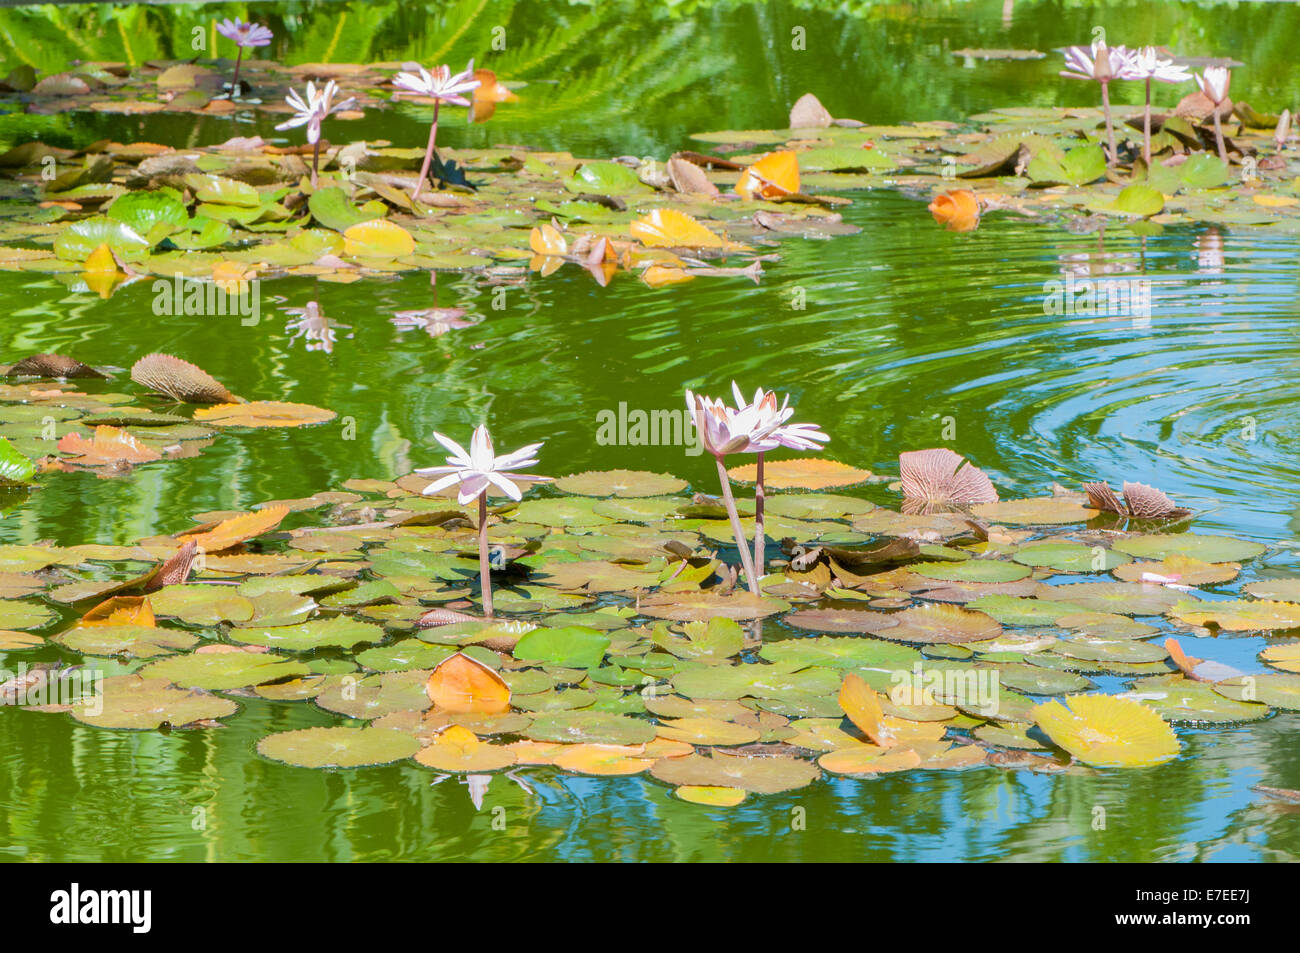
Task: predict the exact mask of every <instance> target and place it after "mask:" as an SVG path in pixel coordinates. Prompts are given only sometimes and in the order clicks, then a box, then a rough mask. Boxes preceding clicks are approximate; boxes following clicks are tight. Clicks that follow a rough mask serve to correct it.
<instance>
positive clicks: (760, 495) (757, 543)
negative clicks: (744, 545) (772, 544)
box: [754, 452, 766, 585]
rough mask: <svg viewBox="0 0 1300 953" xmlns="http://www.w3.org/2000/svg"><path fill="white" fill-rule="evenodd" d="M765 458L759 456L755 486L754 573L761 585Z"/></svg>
mask: <svg viewBox="0 0 1300 953" xmlns="http://www.w3.org/2000/svg"><path fill="white" fill-rule="evenodd" d="M764 456H765V455H764V454H763V453H762V452H760V453H759V454H758V474H757V482H756V483H755V484H754V573H755V575H756V576H757V579H756V580H755V582H756V583H759V584H760V585H761V583H762V579H763V546H764V543H765V542H766V537H765V533H764V532H763V509H764V506H763V504H764V503H765V502H766V494H765V493H764V492H763V457H764Z"/></svg>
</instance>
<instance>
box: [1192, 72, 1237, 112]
mask: <svg viewBox="0 0 1300 953" xmlns="http://www.w3.org/2000/svg"><path fill="white" fill-rule="evenodd" d="M1195 79H1196V85H1197V86H1199V87H1201V92H1203V93H1204V94H1205V95H1206V96H1208V97H1209V98H1210V101H1211V102H1213V103H1214V105H1216V106H1218V105H1220V104H1221V103H1222V102H1223V101H1224V100H1225V99H1227V98H1228V87H1229V86H1230V85H1232V70H1230V69H1228V68H1227V67H1226V66H1207V67H1205V69H1204V70H1203V71H1202V72H1201V73H1200V74H1199V75H1196V76H1195Z"/></svg>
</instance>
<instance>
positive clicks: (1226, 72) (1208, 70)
mask: <svg viewBox="0 0 1300 953" xmlns="http://www.w3.org/2000/svg"><path fill="white" fill-rule="evenodd" d="M1195 76H1196V85H1197V86H1199V87H1201V92H1202V93H1204V94H1205V96H1206V98H1207V99H1209V100H1210V102H1211V103H1213V104H1214V112H1213V116H1214V144H1215V145H1216V146H1218V147H1219V158H1220V159H1222V160H1223V161H1224V162H1227V161H1228V150H1227V149H1226V148H1224V145H1223V123H1222V121H1221V119H1220V114H1221V113H1222V112H1223V109H1222V107H1223V105H1224V103H1227V102H1229V100H1228V87H1229V86H1231V85H1232V71H1231V70H1230V69H1228V68H1227V67H1226V66H1207V67H1205V69H1204V70H1202V71H1201V72H1200V73H1198V74H1195Z"/></svg>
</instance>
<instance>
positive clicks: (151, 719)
mask: <svg viewBox="0 0 1300 953" xmlns="http://www.w3.org/2000/svg"><path fill="white" fill-rule="evenodd" d="M155 664H157V663H155ZM238 710H239V706H238V705H236V704H235V703H234V702H233V701H231V700H230V699H228V698H220V697H218V696H216V695H209V694H208V693H207V692H203V691H191V690H188V689H185V688H177V687H176V686H175V685H172V684H171V683H170V682H169V681H168V680H167V679H165V678H151V677H148V676H142V675H114V676H111V677H109V678H106V679H104V680H103V682H102V683H101V694H100V696H99V697H97V698H94V699H90V700H86V701H82V702H78V703H76V704H74V705H73V706H72V712H71V713H72V717H73V718H75V719H76V720H77V721H81V722H85V723H86V724H88V725H94V726H95V727H97V728H122V729H134V730H138V731H148V730H152V729H154V728H158V727H160V726H162V725H170V726H171V727H173V728H182V727H184V726H185V725H188V724H191V723H193V722H208V721H212V720H214V719H217V718H225V717H227V716H228V715H233V714H234V713H235V712H237V711H238Z"/></svg>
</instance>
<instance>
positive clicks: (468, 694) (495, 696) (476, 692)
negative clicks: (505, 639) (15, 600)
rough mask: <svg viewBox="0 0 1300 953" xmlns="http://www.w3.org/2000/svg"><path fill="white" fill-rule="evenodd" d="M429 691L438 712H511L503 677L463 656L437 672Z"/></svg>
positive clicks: (491, 713)
mask: <svg viewBox="0 0 1300 953" xmlns="http://www.w3.org/2000/svg"><path fill="white" fill-rule="evenodd" d="M550 631H555V630H554V629H552V630H550ZM426 690H427V691H428V693H429V700H430V701H432V702H433V705H434V708H435V709H437V710H438V711H448V712H480V713H484V714H489V715H494V714H501V713H502V712H507V711H509V710H510V688H509V686H507V685H506V683H505V682H504V681H503V680H502V679H501V676H500V675H498V674H497V673H496V672H494V671H492V669H490V668H488V667H487V666H486V665H484V664H483V663H482V662H478V661H476V660H474V659H472V658H470V657H469V656H467V655H465V654H463V653H461V652H457V653H456V654H455V655H452V656H451V657H450V658H448V659H447V660H446V661H444V662H441V663H439V664H438V666H437V667H436V668H434V670H433V672H432V674H430V675H429V681H428V682H427V683H426Z"/></svg>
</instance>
